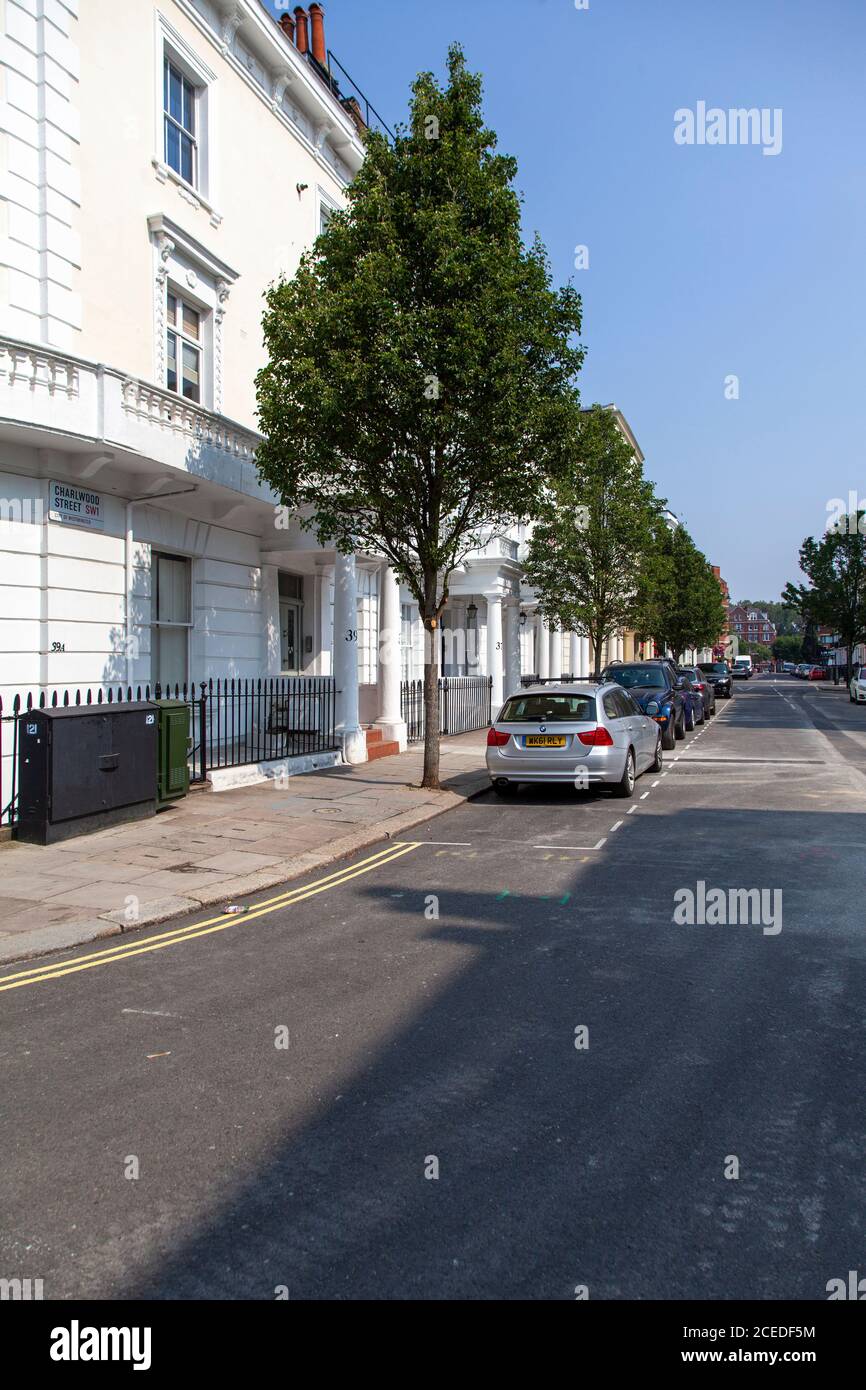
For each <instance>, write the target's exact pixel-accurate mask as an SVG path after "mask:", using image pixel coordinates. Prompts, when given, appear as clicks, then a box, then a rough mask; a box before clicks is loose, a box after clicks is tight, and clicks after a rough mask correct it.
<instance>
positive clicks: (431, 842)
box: [419, 840, 472, 848]
mask: <svg viewBox="0 0 866 1390" xmlns="http://www.w3.org/2000/svg"><path fill="white" fill-rule="evenodd" d="M419 843H420V844H422V845H462V846H463V847H464V848H466V847H467V846H469V845H471V844H472V841H471V840H421V841H420V842H419Z"/></svg>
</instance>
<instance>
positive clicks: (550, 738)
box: [524, 734, 565, 748]
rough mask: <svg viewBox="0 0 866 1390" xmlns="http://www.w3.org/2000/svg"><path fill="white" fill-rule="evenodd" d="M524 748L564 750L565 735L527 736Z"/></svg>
mask: <svg viewBox="0 0 866 1390" xmlns="http://www.w3.org/2000/svg"><path fill="white" fill-rule="evenodd" d="M524 747H525V748H564V747H565V734H527V735H526V738H525V740H524Z"/></svg>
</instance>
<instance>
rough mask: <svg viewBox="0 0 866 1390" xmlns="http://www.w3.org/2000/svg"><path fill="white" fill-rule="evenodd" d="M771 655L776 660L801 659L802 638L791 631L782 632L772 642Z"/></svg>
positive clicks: (794, 660)
mask: <svg viewBox="0 0 866 1390" xmlns="http://www.w3.org/2000/svg"><path fill="white" fill-rule="evenodd" d="M773 656H774V657H775V658H776V660H777V661H793V662H794V663H795V664H796V663H797V662H798V661H802V660H803V639H802V637H798V636H797V635H796V634H795V633H793V632H784V633H782V635H781V637H777V638H776V640H775V642H774V643H773Z"/></svg>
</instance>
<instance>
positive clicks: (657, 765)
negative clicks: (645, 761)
mask: <svg viewBox="0 0 866 1390" xmlns="http://www.w3.org/2000/svg"><path fill="white" fill-rule="evenodd" d="M663 762H664V754H663V752H662V736H661V734H659V736H658V739H657V741H656V755H655V758H654V759H653V761H652V763H651V764H650V772H661V770H662V763H663Z"/></svg>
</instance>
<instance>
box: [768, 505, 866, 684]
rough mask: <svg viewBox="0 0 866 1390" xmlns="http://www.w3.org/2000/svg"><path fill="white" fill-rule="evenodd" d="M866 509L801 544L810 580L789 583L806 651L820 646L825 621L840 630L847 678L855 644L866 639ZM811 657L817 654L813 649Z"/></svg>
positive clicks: (789, 597) (786, 594)
mask: <svg viewBox="0 0 866 1390" xmlns="http://www.w3.org/2000/svg"><path fill="white" fill-rule="evenodd" d="M864 532H866V512H858V513H857V514H856V515H855V514H853V513H852V515H851V516H850V517H847V516H846V517H842V519H841V521H840V522H839V523H838V524H837V525H835V526H833V527H832V528H830V529H828V530H827V531H826V532H825V533H824V535H823V536H821V538H820V540H816V539H815V537H814V536H807V537H806V539H805V540H804V541H803V544H802V545H801V546H800V569H801V570H802V571H803V573H804V574H805V576H806V578H807V580H808V581H809V582H808V584H794V583H790V584H786V585H785V590H784V592H783V594H782V600H783V602H785V603H788V604H790V605H791V607H793V608H796V609H797V611H798V613H800V614H801V616H802V618H803V622H804V625H805V637H804V642H803V651H804V653H806V652H807V647H809V648H811V647H813V646H814V647H815V650H816V651H817V644H816V643H815V642H814V633H815V629H816V627H818V626H819V625H821V626H826V627H830V628H832V629H833V631H834V632H837V633H838V634H839V637H840V638H841V641H842V645H843V646H844V647H845V648H846V652H847V655H846V664H847V679H848V680H850V678H851V661H852V655H853V652H854V648H855V647H856V646H857V644H858V643H859V642H863V641H866V534H864ZM808 655H809V656H810V657H811V651H809V653H808Z"/></svg>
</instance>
